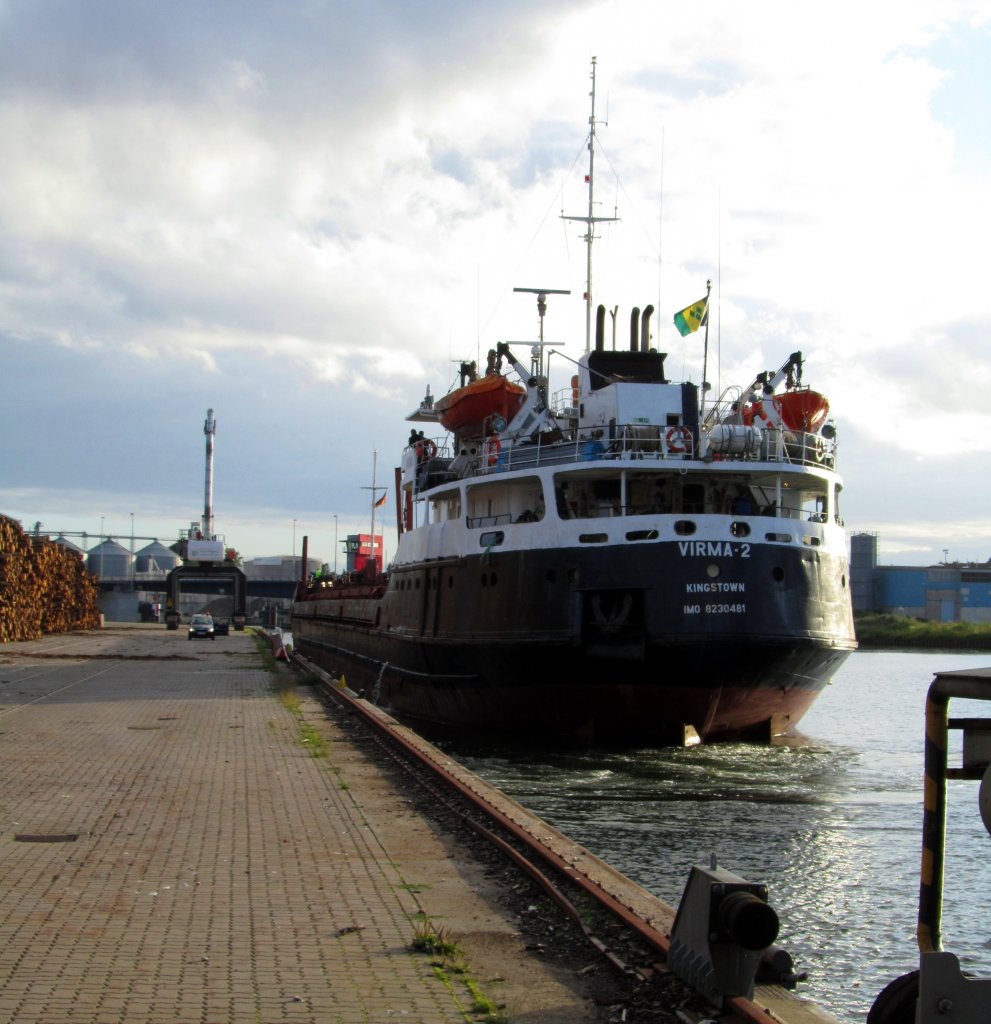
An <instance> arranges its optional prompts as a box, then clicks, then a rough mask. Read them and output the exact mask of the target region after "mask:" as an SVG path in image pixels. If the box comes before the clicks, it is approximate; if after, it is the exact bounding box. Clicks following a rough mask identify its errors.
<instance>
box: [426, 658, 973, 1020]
mask: <svg viewBox="0 0 991 1024" xmlns="http://www.w3.org/2000/svg"><path fill="white" fill-rule="evenodd" d="M989 665H991V655H988V654H957V653H953V654H946V653H940V652H930V651H926V652H912V653H891V652H857V653H856V654H854V655H852V656H851V657H850V658H849V659H848V660H847V662H846V663H845V664H844V666H843V667H842V668H841V670H840V671H839V673H838V674H837V676H836V678H835V679H834V681H833V683H832V685H831V686H830V687H828V688H827V690H826V691H825V692H824V693H823V695H822V696H821V697H820V698H819V700H818V702H817V703H816V704H815V706H814V707H813V709H812V710H811V711H810V712H809V713H808V715H806V717H805V719H803V721H802V723H801V734H800V735H799V736H797V737H795V738H794V739H793V740H792V741H790V742H788V743H787V744H785V745H778V746H772V747H760V746H748V745H742V744H739V745H737V744H733V745H725V746H704V747H697V748H694V749H689V750H682V749H674V748H663V749H643V750H636V751H625V752H616V751H608V750H589V751H582V752H574V751H572V752H561V751H556V752H547V751H539V750H534V749H521V748H507V747H491V748H488V749H480V748H479V747H478V746H477V745H474V744H473V745H472V747H471V748H470V749H468V748H467V746H466V747H465V749H460V748H459V747H458V745H457V744H452V743H448V744H446V746H447V747H448V749H450V750H451V752H452V753H453V754H455V755H456V756H457V757H458V758H459V760H461V761H462V762H463V763H465V764H467V765H468V766H469V767H470V768H471V769H472V770H474V771H475V772H477V773H478V774H479V775H481V776H482V777H484V778H486V779H488V780H490V781H492V782H493V783H495V784H496V785H498V786H499V787H500V788H501V789H503V790H504V791H506V792H507V793H509V794H511V795H512V796H513V797H514V798H515V799H517V800H518V801H519V802H520V803H522V804H524V805H525V806H527V807H529V808H531V809H532V810H533V811H535V812H536V813H537V814H539V815H540V816H541V817H543V818H544V819H545V820H547V821H549V822H551V823H552V824H554V825H555V826H556V827H557V828H559V829H560V830H561V831H563V832H565V833H566V834H568V835H569V836H571V837H572V838H573V839H575V840H576V841H577V842H579V843H581V844H582V845H584V846H585V847H587V848H588V849H589V850H591V851H592V852H593V853H595V854H597V855H598V856H599V857H601V858H603V859H604V860H606V861H608V862H609V863H611V864H613V865H614V866H615V867H617V868H618V869H620V870H621V871H623V873H624V874H626V875H628V876H629V877H630V878H633V879H634V880H636V881H637V882H639V883H640V884H641V885H643V886H644V887H645V888H647V889H649V890H650V891H651V892H653V893H655V894H656V895H658V896H660V897H661V898H662V899H664V900H666V901H667V902H669V903H672V904H677V902H678V900H679V899H680V896H681V892H682V889H683V888H684V883H685V880H686V879H687V877H688V872H689V869H690V867H691V866H692V864H694V863H698V862H705V863H708V861H709V857H710V854H713V853H714V854H715V855H716V856H717V858H718V861H719V863H720V865H721V866H723V867H725V868H727V869H729V870H731V871H734V872H736V873H737V874H740V875H743V876H744V877H746V878H748V879H749V880H752V881H766V882H767V883H768V885H769V888H770V901H771V903H772V905H773V906H774V907H775V909H776V910H777V912H778V916H779V918H780V920H781V934H780V936H779V939H778V944H779V945H782V946H784V947H785V948H786V949H788V951H789V952H790V953H791V954H792V956H793V957H794V959H795V963H796V967H797V968H798V969H799V970H804V971H807V972H808V974H809V978H808V981H806V982H804V983H802V984H801V985H800V986H799V989H798V992H799V994H801V995H805V996H807V997H809V998H811V999H813V1000H814V1001H815V1002H817V1003H819V1004H820V1005H821V1006H823V1007H825V1008H826V1009H827V1010H829V1011H830V1012H832V1013H833V1014H834V1015H835V1016H836V1017H837V1018H839V1019H840V1020H841V1021H843V1022H844V1024H854V1022H862V1021H863V1020H864V1018H865V1016H866V1013H867V1010H868V1009H869V1007H870V1005H871V1003H872V1002H873V1000H874V998H875V996H876V995H877V993H878V992H879V991H880V989H881V988H883V987H884V985H885V984H887V982H888V981H890V980H892V979H893V978H894V977H897V976H898V975H900V974H903V973H905V972H906V971H908V970H911V969H913V968H915V967H916V966H918V952H917V947H916V944H915V925H916V915H917V911H918V890H919V867H920V851H921V836H922V782H923V728H924V709H925V698H926V692H927V690H928V687H929V684H930V683H931V682H932V678H933V675H934V673H936V672H942V671H950V670H954V669H966V668H978V667H987V666H989ZM950 712H951V715H953V716H959V717H962V716H966V715H972V716H975V717H977V716H991V705H989V704H988V703H986V702H983V701H973V702H968V701H962V700H960V701H952V702H951V705H950ZM953 736H954V734H953V733H951V750H953V749H954V744H953ZM956 748H957V749H959V743H957V744H956ZM952 763H953V761H952V756H951V764H952ZM977 785H978V784H977V783H976V782H966V781H952V782H950V783H949V811H948V823H947V844H946V886H945V903H944V913H943V946H944V948H945V949H947V950H949V951H951V952H953V953H956V954H957V955H958V956H959V957H960V960H961V963H962V965H963V967H964V970H965V971H969V972H972V973H974V974H977V975H981V976H988V975H991V916H989V915H988V912H987V907H988V898H989V895H991V860H989V857H988V853H989V846H988V844H989V841H991V840H989V836H988V833H987V832H986V831H985V829H984V826H983V824H982V823H981V819H980V815H979V812H978V804H977Z"/></svg>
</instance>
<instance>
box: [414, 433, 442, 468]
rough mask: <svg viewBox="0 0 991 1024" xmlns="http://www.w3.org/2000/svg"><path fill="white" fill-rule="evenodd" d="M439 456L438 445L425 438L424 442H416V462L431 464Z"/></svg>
mask: <svg viewBox="0 0 991 1024" xmlns="http://www.w3.org/2000/svg"><path fill="white" fill-rule="evenodd" d="M436 454H437V445H435V444H434V442H433V441H431V440H430V438H429V437H425V438H424V439H423V440H422V441H417V442H416V461H417V462H429V461H430V459H432V458H433V457H434V456H435V455H436Z"/></svg>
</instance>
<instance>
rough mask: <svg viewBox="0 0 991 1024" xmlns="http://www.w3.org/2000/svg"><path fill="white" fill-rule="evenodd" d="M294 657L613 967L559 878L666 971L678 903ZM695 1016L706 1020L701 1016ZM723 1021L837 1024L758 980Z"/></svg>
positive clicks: (731, 1003) (729, 1003)
mask: <svg viewBox="0 0 991 1024" xmlns="http://www.w3.org/2000/svg"><path fill="white" fill-rule="evenodd" d="M291 660H292V662H293V663H295V664H296V665H298V666H300V667H301V668H303V669H305V671H306V672H307V673H309V674H310V675H311V676H312V677H313V678H314V679H316V680H317V681H318V684H319V686H320V688H321V690H322V692H323V693H325V694H326V695H327V696H328V697H330V698H332V699H333V700H335V701H337V702H339V703H340V704H343V705H345V706H346V707H347V708H348V709H349V710H350V711H351V712H352V713H353V714H355V715H356V716H358V718H359V720H360V721H362V722H363V723H364V724H365V725H366V726H367V727H368V728H369V729H370V730H371V731H372V732H373V733H374V734H375V735H376V736H377V737H378V738H379V739H380V741H381V742H382V743H383V744H384V745H385V746H386V748H387V749H391V750H392V751H394V752H396V753H397V754H398V758H399V760H400V763H402V761H404V760H405V761H407V762H412V763H413V764H414V765H415V766H416V767H417V768H418V769H424V770H426V772H428V773H429V776H430V779H431V781H432V783H434V784H435V785H436V787H437V788H439V789H440V790H442V791H446V792H447V793H449V794H452V795H455V796H456V797H457V799H458V800H459V802H467V804H468V805H469V806H470V808H471V810H472V817H468V816H464V815H462V820H463V821H464V822H465V823H466V824H467V825H468V826H469V827H471V828H472V829H474V830H475V831H476V832H478V833H480V834H482V835H483V837H484V838H485V839H487V840H488V841H490V842H492V843H493V844H494V845H495V846H497V847H498V848H499V849H500V850H501V851H502V852H503V853H504V854H505V855H506V856H507V857H509V858H510V859H511V860H512V861H513V862H514V863H515V864H516V866H517V867H518V868H519V869H520V870H522V871H524V872H526V873H527V874H528V875H530V876H531V877H532V878H533V879H534V880H535V881H536V882H537V884H538V885H539V886H540V887H541V888H542V889H543V890H544V891H545V892H546V893H547V895H548V896H549V897H550V898H551V899H553V900H554V901H555V902H556V903H557V904H558V905H559V906H560V907H561V909H562V910H563V911H564V912H565V913H566V914H568V916H570V917H571V918H572V919H573V920H575V922H576V924H578V926H579V927H580V928H581V930H582V931H583V932H584V933H585V937H586V939H588V941H589V943H590V944H591V945H592V946H593V947H595V948H596V949H597V950H598V951H599V953H600V954H601V955H602V956H603V957H604V958H605V959H607V960H608V961H609V962H610V963H611V964H612V965H613V967H615V968H616V969H617V970H620V971H623V972H628V971H630V970H633V968H631V967H630V966H629V965H627V964H625V963H623V962H622V960H621V959H620V958H619V957H618V956H617V955H616V954H615V953H613V952H612V950H611V949H610V947H609V945H608V944H607V943H605V942H603V941H602V940H601V939H600V938H599V937H598V936H596V935H594V934H592V932H591V931H590V929H589V928H588V927H587V926H586V924H585V922H584V921H583V920H582V917H581V914H580V912H579V911H578V910H577V909H576V908H575V906H574V905H573V903H572V901H571V900H570V899H569V897H568V896H567V895H566V893H565V892H564V890H563V889H562V888H561V887H560V885H559V884H558V883H559V882H560V881H561V880H564V881H565V882H566V883H568V884H570V885H571V886H573V887H574V888H575V889H577V890H579V891H580V892H581V893H582V894H583V896H584V897H586V898H588V899H590V900H592V901H593V902H594V904H595V905H596V906H597V907H599V908H601V909H602V910H603V911H605V912H607V913H608V914H609V915H610V916H611V917H612V918H614V919H615V920H616V921H617V922H618V923H619V924H620V925H621V926H622V927H623V928H625V929H626V930H627V931H628V932H630V933H633V934H634V935H635V936H636V937H637V938H638V939H639V940H640V941H641V942H642V943H643V944H645V945H646V946H647V947H649V948H650V949H652V950H653V951H655V952H656V953H657V954H658V955H659V957H660V962H659V963H657V964H653V965H652V968H651V969H653V970H660V971H667V966H666V964H665V961H666V960H667V958H668V952H669V949H670V944H671V931H672V928H673V925H674V921H675V917H676V914H677V911H676V909H675V908H674V907H672V906H670V905H669V904H667V903H665V902H664V901H663V900H661V899H659V898H658V897H656V896H655V895H653V894H652V893H651V892H649V891H648V890H646V889H644V888H643V887H642V886H640V885H639V884H637V883H636V882H634V881H633V880H632V879H630V878H627V877H626V876H625V875H623V874H622V873H621V872H619V871H617V870H616V869H615V868H613V867H612V866H611V865H609V864H608V863H606V862H605V861H603V860H601V859H600V858H599V857H597V856H595V854H593V853H591V852H590V851H589V850H587V849H585V848H584V847H583V846H581V845H580V844H578V843H576V842H574V841H573V840H571V839H569V838H568V837H567V836H566V835H564V834H563V833H561V832H559V831H558V830H557V829H555V828H554V827H553V826H552V825H550V824H548V823H547V822H545V821H543V820H542V819H540V818H538V817H537V816H535V815H533V814H531V813H530V812H529V811H528V810H527V809H526V808H525V807H523V806H522V805H521V804H519V803H517V802H516V801H515V800H513V799H512V798H511V797H508V796H507V795H506V794H505V793H502V792H501V791H500V790H498V789H496V788H495V787H493V786H490V785H489V784H488V783H486V782H485V781H484V780H482V779H481V778H479V777H478V776H477V775H475V774H474V773H473V772H471V771H470V770H469V769H467V768H465V767H464V765H461V764H460V763H458V762H457V761H456V760H454V759H453V758H451V757H450V756H449V755H447V754H445V753H444V752H443V751H441V750H439V749H438V748H437V747H435V746H433V744H431V743H429V742H428V741H427V740H425V739H424V738H423V737H421V736H419V735H418V734H417V733H416V732H415V731H414V730H412V729H410V728H408V727H407V726H404V725H402V724H401V723H400V722H398V721H397V720H396V719H394V718H392V716H390V715H389V714H388V713H386V712H384V711H383V710H381V709H380V708H378V707H376V706H375V705H374V704H372V703H370V702H369V701H367V700H365V699H364V698H362V697H361V696H359V695H358V694H356V693H354V692H353V691H351V690H349V689H347V687H346V686H344V685H342V684H341V683H340V681H339V680H337V679H336V678H334V677H333V676H332V675H331V674H329V673H327V672H325V671H324V670H323V669H321V668H319V667H318V666H317V665H315V664H314V663H313V662H311V661H309V660H308V659H307V658H305V657H304V656H302V655H300V654H298V653H294V654H293V655H292V659H291ZM479 819H484V821H485V822H486V823H487V824H482V823H481V822H480V820H479ZM499 833H502V835H500V834H499ZM504 836H508V837H509V838H510V839H511V840H512V842H508V841H507V840H506V838H504ZM521 851H522V852H521ZM686 1019H687V1018H686ZM696 1019H697V1020H702V1017H701V1016H699V1017H698V1018H696ZM720 1021H721V1022H722V1024H837V1020H836V1018H835V1017H833V1016H832V1015H831V1014H829V1013H827V1012H826V1011H825V1010H823V1009H822V1008H821V1007H819V1006H818V1005H816V1004H815V1003H813V1002H811V1001H810V1000H808V999H806V998H804V997H803V996H801V995H800V994H797V993H795V992H793V991H791V990H790V989H789V988H787V987H785V985H783V984H768V983H763V984H761V983H758V984H756V985H755V987H754V995H753V999H747V998H744V997H742V996H731V997H726V999H725V1000H724V1006H723V1012H722V1013H721V1014H720Z"/></svg>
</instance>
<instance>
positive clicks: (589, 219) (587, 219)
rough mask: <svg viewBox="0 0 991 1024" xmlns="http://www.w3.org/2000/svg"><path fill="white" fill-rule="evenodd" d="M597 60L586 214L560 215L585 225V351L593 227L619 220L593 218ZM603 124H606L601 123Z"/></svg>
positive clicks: (589, 320)
mask: <svg viewBox="0 0 991 1024" xmlns="http://www.w3.org/2000/svg"><path fill="white" fill-rule="evenodd" d="M596 62H597V58H596V57H593V58H592V71H591V74H590V77H591V79H592V91H591V93H590V94H589V95H590V96H591V97H592V113H591V115H590V116H589V119H588V174H586V175H585V183H586V184H587V185H588V213H586V214H584V215H582V216H578V215H570V214H565V213H562V214H561V218H562V219H563V220H579V221H583V222H584V224H585V234H584V235H583V236H582V238H583V240H584V242H585V247H586V263H587V267H586V272H585V351H586V352H589V351H591V348H592V242H593V241H594V240H595V225H596V224H598V223H599V222H601V221H614V220H619V217H596V216H595V199H594V193H595V125H596V120H595V66H596ZM602 123H603V124H605V123H606V122H604V121H603V122H602Z"/></svg>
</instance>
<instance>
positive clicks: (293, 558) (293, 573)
mask: <svg viewBox="0 0 991 1024" xmlns="http://www.w3.org/2000/svg"><path fill="white" fill-rule="evenodd" d="M292 578H293V579H294V580H295V579H298V577H297V574H296V520H295V519H294V520H293V521H292Z"/></svg>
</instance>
